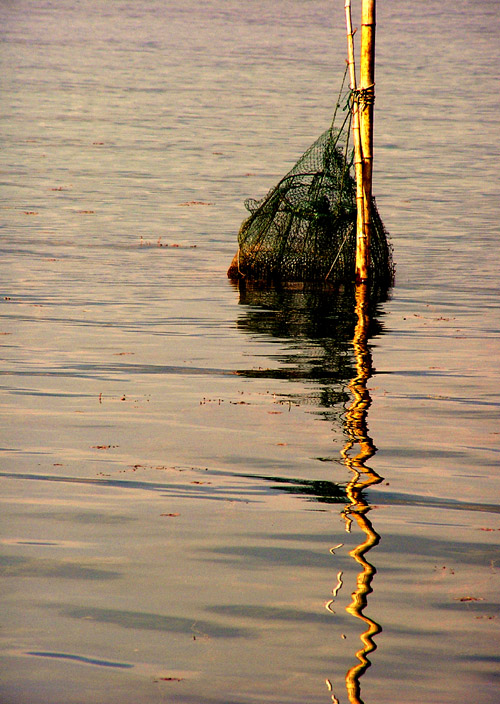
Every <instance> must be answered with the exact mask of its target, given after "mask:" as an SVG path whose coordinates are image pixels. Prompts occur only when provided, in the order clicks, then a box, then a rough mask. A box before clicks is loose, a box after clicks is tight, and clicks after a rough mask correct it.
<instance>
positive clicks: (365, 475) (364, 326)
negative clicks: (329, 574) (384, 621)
mask: <svg viewBox="0 0 500 704" xmlns="http://www.w3.org/2000/svg"><path fill="white" fill-rule="evenodd" d="M356 318H357V323H356V328H355V331H354V339H353V347H354V356H355V360H356V376H355V377H354V379H352V381H351V382H350V383H349V389H350V391H351V393H352V396H353V401H352V403H351V405H350V406H349V408H348V409H347V411H346V414H345V430H346V434H347V442H346V445H345V447H344V448H343V450H342V451H341V456H342V460H343V462H344V464H345V466H346V467H347V468H348V469H349V470H350V471H351V472H352V478H351V480H350V481H349V483H348V485H347V487H346V493H347V497H348V499H349V501H350V503H349V504H348V505H347V506H346V507H345V509H344V511H343V517H344V520H345V523H346V531H347V532H350V530H351V526H352V522H353V520H355V521H356V523H357V525H358V526H359V528H360V530H361V532H362V533H363V534H364V535H365V536H366V537H365V540H364V541H363V542H362V543H361V544H360V545H358V546H357V547H356V548H354V549H353V550H351V551H350V552H349V555H350V556H351V557H352V558H353V559H354V560H355V561H356V563H357V564H358V565H360V567H361V571H360V572H359V574H358V576H357V580H356V589H355V590H354V592H353V593H352V601H351V603H350V604H349V606H347V607H346V611H347V613H349V614H350V615H351V616H353V617H354V618H357V619H360V620H361V621H363V623H364V624H366V626H367V628H366V630H365V631H363V633H361V635H360V640H361V648H360V649H359V650H357V651H356V653H355V657H356V659H357V661H358V662H357V663H356V664H355V665H353V667H351V668H350V669H349V670H348V671H347V673H346V676H345V684H346V689H347V696H348V698H349V702H350V703H351V704H363V700H362V699H361V683H360V680H361V677H362V675H363V674H364V673H365V672H366V670H367V669H368V668H369V667H370V665H371V662H370V660H369V658H368V655H369V654H370V653H372V652H374V651H375V650H376V648H377V645H376V643H375V640H374V637H375V636H376V635H377V633H380V632H381V630H382V627H381V626H380V625H379V624H378V623H377V622H376V621H374V620H373V619H371V618H369V617H368V616H367V615H366V614H365V613H364V609H365V608H366V606H367V604H368V595H369V594H370V593H371V592H372V591H373V588H372V581H373V577H374V576H375V574H376V569H375V567H374V566H373V565H372V564H371V563H370V562H368V560H367V559H366V557H365V556H366V554H367V553H368V552H369V551H370V550H371V549H372V548H373V547H375V546H376V545H377V544H378V543H379V542H380V536H379V534H378V533H377V532H376V531H375V529H374V527H373V524H372V523H371V521H370V520H369V518H368V516H367V513H368V511H370V508H371V507H370V506H369V505H368V503H367V502H366V500H365V498H364V497H363V490H364V489H366V488H368V487H369V486H372V485H374V484H379V483H380V482H381V481H382V477H381V476H380V475H378V474H377V473H376V472H374V471H373V470H372V469H370V468H369V467H367V466H366V462H367V461H368V460H369V459H370V458H371V457H373V455H374V454H375V453H376V451H377V449H376V447H375V445H374V443H373V441H372V439H371V437H370V436H369V434H368V424H367V417H368V409H369V408H370V405H371V398H370V393H369V391H368V388H367V386H366V383H367V381H368V379H369V378H370V377H371V375H372V358H371V352H370V349H369V347H368V328H369V322H370V321H369V316H368V288H367V286H366V284H361V285H358V286H357V287H356ZM354 448H357V452H356V453H355V454H354V455H353V454H351V451H353V449H354Z"/></svg>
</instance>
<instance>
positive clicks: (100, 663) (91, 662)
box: [25, 651, 134, 670]
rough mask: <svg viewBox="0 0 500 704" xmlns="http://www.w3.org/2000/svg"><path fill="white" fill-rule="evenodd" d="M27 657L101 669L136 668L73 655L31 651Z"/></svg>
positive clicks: (125, 664) (120, 663)
mask: <svg viewBox="0 0 500 704" xmlns="http://www.w3.org/2000/svg"><path fill="white" fill-rule="evenodd" d="M25 654H26V655H34V656H36V657H40V658H53V659H56V660H72V661H74V662H80V663H84V664H85V665H98V666H99V667H116V668H119V669H122V670H130V669H132V668H133V667H134V666H133V665H130V664H128V663H124V662H110V661H109V660H100V659H98V658H88V657H85V656H84V655H71V654H70V653H51V652H43V651H41V652H37V651H30V652H28V653H25Z"/></svg>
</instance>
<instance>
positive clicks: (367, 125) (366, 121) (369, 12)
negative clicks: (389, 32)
mask: <svg viewBox="0 0 500 704" xmlns="http://www.w3.org/2000/svg"><path fill="white" fill-rule="evenodd" d="M375 6H376V0H362V5H361V61H360V80H359V122H360V137H361V153H362V161H363V169H362V170H363V179H362V183H363V233H362V236H361V237H358V239H357V243H356V281H367V279H368V271H369V266H370V239H371V204H372V174H373V103H374V99H375V90H374V86H375V24H376V22H375V12H376V7H375Z"/></svg>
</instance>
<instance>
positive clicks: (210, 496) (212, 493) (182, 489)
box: [0, 472, 259, 503]
mask: <svg viewBox="0 0 500 704" xmlns="http://www.w3.org/2000/svg"><path fill="white" fill-rule="evenodd" d="M236 476H237V475H236ZM0 477H8V478H10V479H26V480H31V481H44V482H62V483H66V484H89V485H93V486H108V487H113V488H115V489H131V490H137V489H139V490H143V491H154V492H162V495H163V496H168V497H172V496H175V497H177V498H198V499H207V500H212V501H229V500H230V501H232V502H233V503H234V502H246V501H248V497H251V496H253V495H255V494H258V493H259V491H258V489H255V488H248V487H246V488H243V487H238V488H236V489H235V488H231V487H230V488H226V487H215V488H214V487H204V486H200V485H195V486H190V485H188V484H180V485H176V484H159V483H156V482H141V481H127V480H123V479H89V478H84V477H67V476H65V477H58V476H55V475H45V474H44V475H42V474H24V473H19V474H16V473H14V472H0ZM242 495H244V496H245V497H246V498H244V497H242Z"/></svg>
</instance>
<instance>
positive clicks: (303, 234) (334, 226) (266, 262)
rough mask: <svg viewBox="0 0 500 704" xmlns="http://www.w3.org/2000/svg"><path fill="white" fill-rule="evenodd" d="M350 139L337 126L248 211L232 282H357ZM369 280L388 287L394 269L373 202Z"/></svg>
mask: <svg viewBox="0 0 500 704" xmlns="http://www.w3.org/2000/svg"><path fill="white" fill-rule="evenodd" d="M344 137H345V135H344V134H342V133H341V132H339V131H337V130H335V129H334V128H333V127H331V128H329V129H328V130H326V132H324V133H323V134H322V135H321V137H319V139H317V140H316V141H315V142H314V144H313V145H312V146H311V147H310V148H309V149H308V150H307V151H306V152H305V153H304V154H303V155H302V157H301V158H300V159H299V160H298V162H297V163H296V164H295V166H294V167H293V169H292V170H291V171H289V172H288V174H287V175H286V176H285V177H284V178H283V179H282V180H281V181H280V182H279V183H278V185H277V186H275V187H274V188H273V189H272V190H271V191H270V192H269V193H268V194H267V196H266V197H265V198H264V199H263V200H261V201H255V200H248V201H246V202H245V206H246V207H247V209H248V210H249V211H250V217H248V218H247V219H246V220H245V221H244V222H243V224H242V226H241V228H240V232H239V234H238V245H239V247H238V252H237V254H236V256H235V258H234V260H233V262H232V264H231V266H230V268H229V271H228V276H229V278H231V279H237V278H242V277H244V278H248V279H249V280H255V281H265V280H275V281H315V282H320V281H329V282H338V281H352V279H353V278H354V271H355V256H356V184H355V181H354V179H353V177H352V175H351V173H350V162H349V160H348V159H347V157H346V153H347V148H346V146H345V140H344ZM370 275H371V277H373V278H375V279H377V280H379V281H387V282H389V281H390V280H391V279H392V275H393V267H392V257H391V249H390V246H389V244H388V240H387V232H386V230H385V228H384V226H383V224H382V220H381V219H380V216H379V214H378V210H377V207H376V205H375V202H374V201H373V208H372V239H371V265H370Z"/></svg>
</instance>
